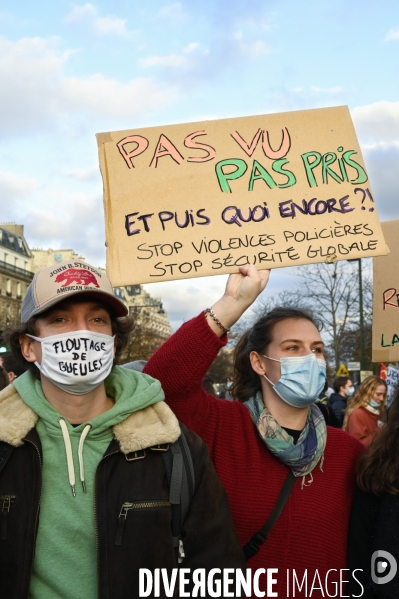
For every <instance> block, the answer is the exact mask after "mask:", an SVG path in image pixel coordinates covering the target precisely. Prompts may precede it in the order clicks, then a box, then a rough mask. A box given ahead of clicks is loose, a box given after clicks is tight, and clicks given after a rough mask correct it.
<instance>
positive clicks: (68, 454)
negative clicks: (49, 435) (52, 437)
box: [58, 418, 91, 497]
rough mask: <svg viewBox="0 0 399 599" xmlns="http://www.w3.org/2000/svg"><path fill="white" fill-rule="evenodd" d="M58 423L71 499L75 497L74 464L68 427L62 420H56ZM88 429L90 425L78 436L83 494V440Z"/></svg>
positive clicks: (84, 485) (84, 489)
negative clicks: (63, 446)
mask: <svg viewBox="0 0 399 599" xmlns="http://www.w3.org/2000/svg"><path fill="white" fill-rule="evenodd" d="M58 422H59V423H60V427H61V432H62V436H63V438H64V445H65V453H66V459H67V466H68V478H69V484H70V485H71V489H72V495H73V497H76V489H75V467H74V463H73V454H72V446H71V439H70V437H69V432H68V427H67V425H66V422H65V420H64V418H58ZM90 429H91V424H86V426H85V427H84V429H83V432H82V434H81V436H80V440H79V449H78V457H79V470H80V480H81V483H82V487H83V491H84V493H86V492H87V490H86V483H85V474H84V472H85V471H84V463H83V443H84V442H85V439H86V437H87V434H88V432H89V430H90Z"/></svg>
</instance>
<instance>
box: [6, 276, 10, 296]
mask: <svg viewBox="0 0 399 599" xmlns="http://www.w3.org/2000/svg"><path fill="white" fill-rule="evenodd" d="M6 295H7V296H8V297H11V279H7V283H6Z"/></svg>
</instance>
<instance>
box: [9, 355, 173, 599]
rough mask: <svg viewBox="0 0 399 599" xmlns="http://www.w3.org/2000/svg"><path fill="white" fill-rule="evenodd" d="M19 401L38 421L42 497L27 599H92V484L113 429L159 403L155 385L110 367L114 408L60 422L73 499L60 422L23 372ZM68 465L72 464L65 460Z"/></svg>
mask: <svg viewBox="0 0 399 599" xmlns="http://www.w3.org/2000/svg"><path fill="white" fill-rule="evenodd" d="M13 385H14V387H15V388H16V389H17V391H18V393H19V394H20V396H21V398H22V400H23V401H24V402H25V403H26V404H27V405H28V406H29V407H30V408H32V410H33V411H34V412H35V413H36V414H37V415H38V416H39V419H38V421H37V424H36V430H37V432H38V434H39V437H40V441H41V444H42V448H43V465H42V477H43V486H42V496H41V502H40V517H39V526H38V533H37V540H36V553H35V558H34V564H33V571H32V577H31V583H30V588H29V597H30V599H60V598H61V597H62V599H95V597H97V559H96V557H97V556H96V534H95V524H94V481H95V473H96V469H97V466H98V463H99V462H100V460H101V458H102V456H103V455H104V453H105V451H106V450H107V448H108V446H109V444H110V442H111V441H112V439H113V437H114V435H113V432H112V426H114V425H115V424H118V423H119V422H122V421H123V420H125V419H126V418H127V417H128V416H129V415H130V414H131V413H132V412H136V411H138V410H141V409H143V408H146V407H147V406H149V405H151V404H154V403H157V402H159V401H162V400H163V399H164V394H163V391H162V389H161V385H160V383H159V381H157V380H155V379H153V378H152V377H150V376H148V375H145V374H142V373H140V372H136V371H134V370H128V369H125V368H121V367H118V366H116V367H114V368H113V369H112V371H111V374H110V375H109V376H108V377H107V379H106V380H105V388H106V392H107V395H108V397H112V398H113V399H114V400H115V404H114V406H113V407H112V408H111V409H109V410H107V411H106V412H104V413H103V414H100V416H97V417H96V418H94V419H93V420H89V421H88V422H85V423H84V424H80V425H79V426H77V427H73V426H71V425H70V424H69V423H68V422H67V421H66V420H65V419H64V422H65V424H66V428H67V429H68V433H69V438H70V442H71V448H72V459H73V468H74V471H75V480H76V497H74V496H73V494H72V490H71V486H70V482H69V480H70V479H69V476H68V467H67V457H66V445H65V442H64V437H63V434H62V430H61V426H60V422H59V420H58V419H59V418H62V416H61V414H60V413H59V412H58V411H57V410H56V409H55V408H53V406H52V405H51V404H50V403H49V402H48V401H47V400H46V398H45V397H44V395H43V391H42V386H41V384H40V381H38V380H37V379H35V377H34V376H33V375H32V374H31V373H30V372H27V373H25V374H24V375H22V376H21V377H19V378H17V379H16V380H15V381H14V382H13ZM87 424H90V425H91V428H90V430H89V432H88V434H87V436H86V438H85V440H84V443H83V451H82V455H83V466H84V480H85V485H86V489H87V492H84V491H83V488H82V484H81V482H80V480H81V479H80V474H81V471H80V468H79V459H78V447H79V441H80V439H81V436H82V432H83V431H84V430H85V428H86V427H87ZM70 464H71V460H70Z"/></svg>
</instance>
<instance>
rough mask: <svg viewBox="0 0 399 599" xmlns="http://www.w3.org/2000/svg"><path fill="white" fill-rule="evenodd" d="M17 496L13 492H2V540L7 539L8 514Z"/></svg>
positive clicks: (0, 494)
mask: <svg viewBox="0 0 399 599" xmlns="http://www.w3.org/2000/svg"><path fill="white" fill-rule="evenodd" d="M16 498H17V496H16V495H12V494H11V493H0V541H6V540H7V526H8V514H9V513H10V509H11V505H12V504H13V503H14V502H15V500H16Z"/></svg>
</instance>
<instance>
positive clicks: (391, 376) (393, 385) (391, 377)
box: [386, 366, 399, 408]
mask: <svg viewBox="0 0 399 599" xmlns="http://www.w3.org/2000/svg"><path fill="white" fill-rule="evenodd" d="M386 382H387V387H388V390H387V401H386V405H387V407H388V408H389V406H390V405H391V403H392V402H393V400H394V397H395V393H396V389H397V387H398V384H399V369H398V368H395V366H388V372H387V379H386Z"/></svg>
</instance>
